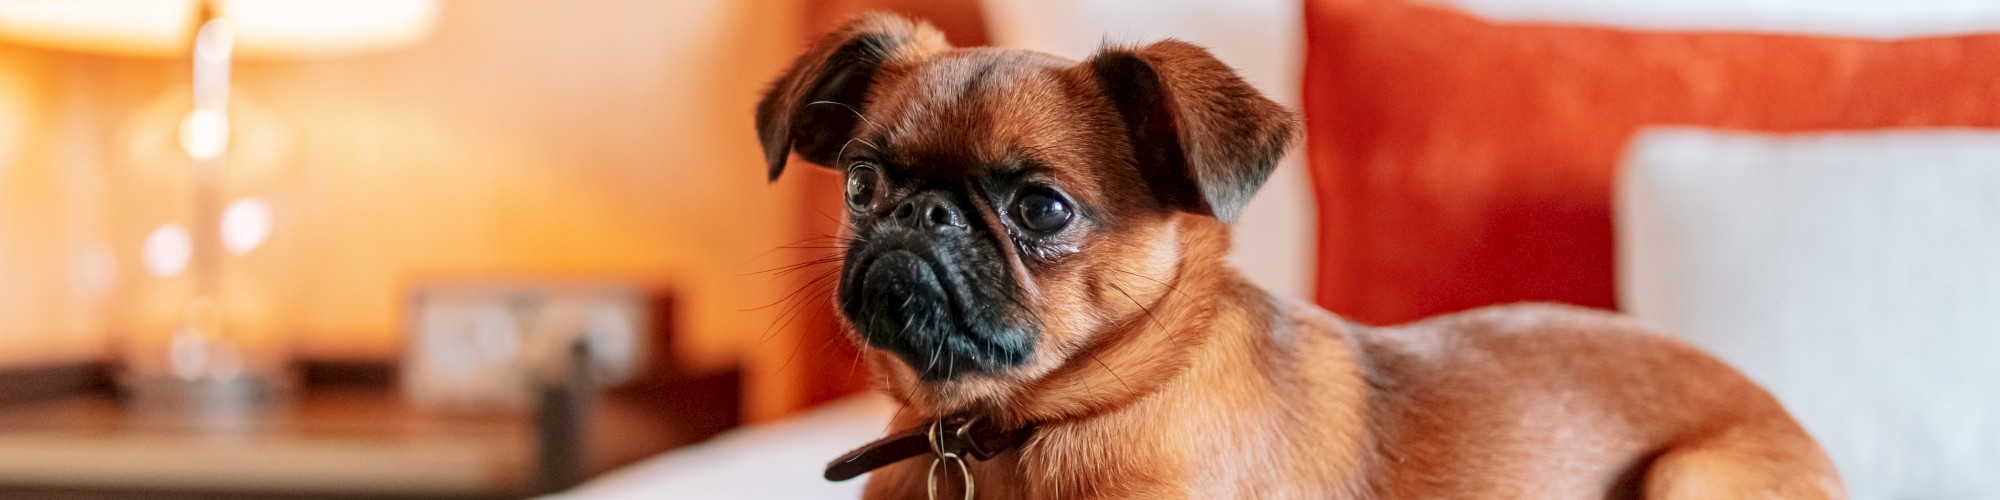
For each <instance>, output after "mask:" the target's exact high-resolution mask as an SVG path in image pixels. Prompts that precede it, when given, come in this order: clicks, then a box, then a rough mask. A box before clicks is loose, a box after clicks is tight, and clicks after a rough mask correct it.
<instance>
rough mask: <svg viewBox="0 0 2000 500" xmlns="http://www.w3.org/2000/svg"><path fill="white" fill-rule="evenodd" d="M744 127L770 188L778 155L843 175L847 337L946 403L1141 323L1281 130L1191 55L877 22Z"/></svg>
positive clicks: (781, 90)
mask: <svg viewBox="0 0 2000 500" xmlns="http://www.w3.org/2000/svg"><path fill="white" fill-rule="evenodd" d="M757 128H758V136H759V138H760V139H762V142H763V146H764V155H765V158H766V160H768V162H769V168H770V170H769V174H770V177H771V178H772V179H774V180H775V179H776V178H777V177H778V175H779V174H780V173H781V172H783V170H784V168H785V164H786V161H787V157H788V156H790V153H792V152H797V153H798V155H799V156H800V157H801V158H803V159H805V160H806V161H809V162H812V163H817V164H820V165H826V166H829V167H832V168H834V169H837V170H839V171H840V172H842V173H843V174H844V176H845V179H846V182H845V186H846V196H845V199H846V207H847V209H846V218H847V224H846V225H847V226H848V227H847V231H848V232H849V234H847V244H846V246H845V249H844V252H845V253H844V262H843V263H842V268H841V275H840V281H839V285H838V292H837V293H838V295H837V297H838V299H837V304H838V308H839V310H840V312H841V313H842V316H843V319H844V323H845V324H846V326H847V327H848V328H847V330H848V332H849V333H850V334H852V335H853V337H854V339H855V340H856V341H857V342H859V343H861V344H862V345H863V346H864V349H865V350H866V351H867V354H866V355H867V356H868V357H869V358H870V362H871V364H873V365H876V366H875V368H876V370H877V372H878V374H879V375H882V376H883V377H884V378H885V379H887V381H888V383H889V384H890V385H892V386H911V387H908V388H909V389H911V390H910V391H908V392H910V393H912V394H911V395H912V396H913V397H919V398H925V400H926V401H928V402H929V403H930V406H933V407H934V408H932V409H934V410H939V411H949V410H954V409H958V408H962V407H964V406H966V405H971V404H978V403H979V402H980V401H981V400H987V401H988V402H991V400H994V399H1000V398H1006V397H1008V395H1009V394H1012V393H1014V392H1016V391H1018V390H1020V388H1022V387H1023V386H1026V385H1028V384H1031V383H1033V382H1034V381H1036V380H1037V379H1039V378H1041V377H1043V376H1045V375H1047V374H1049V373H1051V372H1052V371H1054V370H1057V369H1059V368H1061V367H1063V366H1065V365H1070V364H1073V363H1081V362H1091V361H1089V360H1084V361H1079V360H1076V359H1072V358H1075V357H1079V356H1081V355H1086V354H1088V353H1086V352H1084V351H1085V349H1087V348H1089V347H1090V346H1092V345H1093V344H1095V343H1098V342H1101V341H1102V340H1103V339H1102V338H1100V337H1102V336H1105V335H1111V334H1112V333H1109V332H1116V331H1119V330H1120V328H1121V327H1125V326H1130V325H1134V324H1136V322H1138V321H1141V320H1143V319H1144V317H1145V316H1148V315H1150V314H1152V312H1151V311H1149V310H1148V309H1147V308H1148V307H1149V306H1148V304H1153V303H1155V302H1157V301H1158V300H1159V299H1160V298H1161V297H1162V296H1163V294H1166V293H1168V291H1169V290H1171V289H1173V286H1172V283H1173V282H1174V280H1175V279H1176V278H1177V276H1178V275H1179V274H1180V273H1183V272H1185V271H1186V270H1185V269H1183V267H1184V266H1185V265H1186V263H1185V262H1184V260H1185V259H1184V258H1183V253H1184V247H1185V246H1186V245H1188V244H1189V238H1190V236H1189V234H1190V233H1197V232H1198V233H1201V234H1204V235H1211V236H1205V237H1211V238H1219V237H1220V236H1212V235H1219V234H1223V232H1222V231H1221V229H1220V228H1221V227H1222V225H1223V224H1224V223H1226V222H1228V221H1231V220H1233V219H1234V218H1235V217H1236V216H1237V214H1238V213H1239V212H1240V211H1241V210H1242V208H1243V205H1244V203H1245V202H1247V201H1248V200H1249V198H1250V196H1251V195H1252V194H1253V193H1255V192H1256V190H1257V188H1258V186H1260V185H1261V184H1262V183H1263V182H1264V179H1265V178H1266V177H1268V176H1269V174H1270V172H1271V170H1272V168H1273V167H1274V166H1275V164H1276V162H1277V161H1278V158H1279V156H1281V155H1282V154H1283V153H1284V151H1285V148H1286V146H1287V145H1288V143H1289V142H1290V141H1291V139H1292V137H1293V134H1294V130H1295V129H1296V128H1297V125H1296V119H1295V118H1294V117H1293V115H1292V114H1291V113H1290V112H1289V111H1287V110H1285V109H1284V108H1283V107H1281V106H1279V105H1278V104H1276V103H1273V102H1271V101H1270V100H1269V99H1266V98H1265V97H1264V96H1262V95H1261V94H1259V93H1258V92H1257V91H1256V90H1255V89H1253V88H1252V87H1250V86H1249V85H1248V84H1246V83H1244V81H1243V80H1242V79H1241V78H1240V77H1238V76H1237V75H1236V74H1235V72H1234V71H1232V70H1231V69H1230V68H1229V67H1228V66H1226V65H1224V64H1223V63H1221V62H1220V61H1217V60H1216V59H1215V58H1214V57H1213V56H1211V55H1209V53H1208V52H1207V51H1205V50H1203V49H1201V48H1199V47H1196V46H1194V45H1190V44H1187V43H1183V42H1178V41H1165V42H1160V43H1155V44H1152V45H1147V46H1144V47H1137V48H1122V47H1113V48H1106V49H1104V50H1102V51H1100V52H1099V53H1097V54H1096V55H1094V56H1092V57H1091V58H1089V60H1086V61H1082V62H1076V61H1070V60H1066V59H1063V58H1059V57H1056V56H1052V55H1048V54H1042V53H1037V52H1028V51H1020V50H1003V49H994V48H953V47H951V46H950V45H948V44H947V43H946V42H945V41H944V37H943V35H941V34H939V33H938V32H937V31H936V30H934V29H932V28H931V27H929V26H928V25H924V24H918V23H912V22H910V21H908V20H904V19H901V18H897V17H894V16H888V15H879V14H877V15H869V16H864V17H862V18H860V19H857V20H855V21H854V22H852V23H850V24H848V25H847V26H846V27H844V28H842V29H840V30H838V31H836V32H834V33H831V34H829V35H827V36H826V37H825V38H823V39H821V40H820V41H819V42H818V43H817V44H816V45H814V46H813V47H812V48H811V49H809V50H808V51H807V52H806V53H805V54H804V55H802V56H801V57H799V59H798V60H797V61H796V62H795V63H793V65H792V67H791V68H790V69H789V70H787V71H786V72H785V73H784V75H782V76H781V77H780V78H779V79H778V80H777V82H775V83H774V84H773V85H772V86H771V89H770V91H769V93H768V94H767V95H765V96H764V99H763V101H762V102H761V103H759V104H758V106H757ZM1194 226H1202V227H1211V226H1212V227H1213V228H1214V229H1212V230H1204V231H1194V230H1190V229H1189V228H1190V227H1194ZM1098 362H1101V361H1098ZM897 388H898V389H901V388H903V387H897ZM920 389H921V390H920ZM899 392H900V391H899ZM899 395H900V394H899Z"/></svg>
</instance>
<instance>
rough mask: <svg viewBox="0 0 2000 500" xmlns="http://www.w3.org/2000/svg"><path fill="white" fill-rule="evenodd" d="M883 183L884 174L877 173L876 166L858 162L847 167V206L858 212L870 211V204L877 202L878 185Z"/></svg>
mask: <svg viewBox="0 0 2000 500" xmlns="http://www.w3.org/2000/svg"><path fill="white" fill-rule="evenodd" d="M881 183H882V174H878V173H875V167H872V166H869V165H868V164H866V163H857V164H855V165H854V167H853V168H849V169H847V208H848V209H849V210H853V211H856V212H866V211H868V205H870V204H872V203H874V202H875V191H876V187H877V186H879V185H881Z"/></svg>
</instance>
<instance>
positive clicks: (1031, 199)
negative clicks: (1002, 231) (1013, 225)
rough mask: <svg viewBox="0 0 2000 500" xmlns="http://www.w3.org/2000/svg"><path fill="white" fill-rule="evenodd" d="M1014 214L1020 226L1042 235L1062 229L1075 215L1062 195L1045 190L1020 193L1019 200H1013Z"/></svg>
mask: <svg viewBox="0 0 2000 500" xmlns="http://www.w3.org/2000/svg"><path fill="white" fill-rule="evenodd" d="M1014 214H1015V217H1016V218H1019V219H1020V220H1021V225H1022V226H1024V227H1027V228H1028V229H1029V230H1032V231H1037V232H1043V233H1053V232H1056V231H1057V230H1060V229H1062V228H1063V226H1067V225H1069V220H1070V218H1072V217H1074V215H1075V214H1074V213H1072V211H1071V210H1070V207H1069V202H1068V201H1066V200H1064V199H1063V198H1062V195H1058V194H1055V193H1053V192H1050V191H1048V190H1045V189H1035V190H1030V191H1028V192H1025V193H1022V194H1021V197H1020V198H1016V199H1015V200H1014Z"/></svg>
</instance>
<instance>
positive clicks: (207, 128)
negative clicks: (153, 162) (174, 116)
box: [181, 109, 229, 160]
mask: <svg viewBox="0 0 2000 500" xmlns="http://www.w3.org/2000/svg"><path fill="white" fill-rule="evenodd" d="M228 148H229V117H228V116H226V115H224V114H223V113H222V112H221V111H216V110H212V109H197V110H194V111H191V112H188V115H187V117H186V118H182V119H181V150H182V151H186V152H187V154H188V157H189V158H194V159H196V160H213V159H215V157H217V156H221V155H222V151H223V150H224V149H228Z"/></svg>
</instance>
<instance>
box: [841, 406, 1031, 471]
mask: <svg viewBox="0 0 2000 500" xmlns="http://www.w3.org/2000/svg"><path fill="white" fill-rule="evenodd" d="M1034 434H1035V425H1034V424H1028V425H1027V426H1025V427H1020V428H1016V429H1003V428H999V427H997V426H993V425H985V423H984V421H983V420H982V419H979V418H966V417H947V418H941V419H937V420H934V421H931V423H929V424H924V425H919V426H916V427H912V428H909V429H904V430H903V431H902V432H897V433H895V434H890V435H889V436H888V437H884V438H882V439H877V440H875V442H872V443H868V444H865V445H862V446H861V447H860V448H855V449H854V451H850V452H847V454H846V455H841V456H840V458H836V459H833V462H830V463H827V464H826V480H828V481H846V480H849V479H854V478H855V477H857V476H860V475H862V474H867V473H868V471H872V470H875V469H880V468H882V467H883V466H886V465H889V464H893V463H896V462H901V461H903V460H905V459H908V458H911V457H915V456H918V455H923V454H924V453H926V452H928V453H931V454H932V455H935V456H938V457H940V458H942V457H944V456H946V455H956V456H958V457H972V458H973V459H975V460H985V459H989V458H993V457H994V456H995V455H999V454H1001V453H1005V452H1007V450H1011V449H1014V448H1016V447H1019V446H1021V443H1025V442H1027V441H1028V437H1030V436H1033V435H1034Z"/></svg>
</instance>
